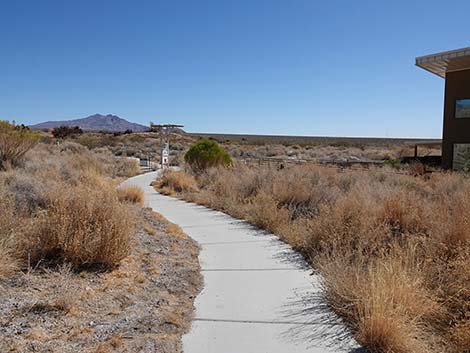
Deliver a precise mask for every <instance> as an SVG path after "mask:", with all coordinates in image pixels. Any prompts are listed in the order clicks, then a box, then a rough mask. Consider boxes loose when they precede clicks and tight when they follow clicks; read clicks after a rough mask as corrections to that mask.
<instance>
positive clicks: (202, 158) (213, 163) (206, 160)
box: [184, 139, 232, 172]
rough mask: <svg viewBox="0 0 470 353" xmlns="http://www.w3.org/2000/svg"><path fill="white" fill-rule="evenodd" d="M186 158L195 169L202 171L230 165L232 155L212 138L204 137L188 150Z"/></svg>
mask: <svg viewBox="0 0 470 353" xmlns="http://www.w3.org/2000/svg"><path fill="white" fill-rule="evenodd" d="M184 160H185V162H186V163H188V164H189V165H190V166H191V168H192V169H193V170H194V171H197V172H201V171H203V170H205V169H207V168H210V167H217V166H225V167H226V166H229V165H230V164H231V163H232V160H231V158H230V155H229V154H228V153H227V152H225V151H224V149H223V148H222V147H220V146H219V144H218V143H217V142H215V141H212V140H206V139H202V140H200V141H198V142H197V143H196V144H194V145H193V146H191V148H190V149H189V150H188V152H186V154H185V156H184Z"/></svg>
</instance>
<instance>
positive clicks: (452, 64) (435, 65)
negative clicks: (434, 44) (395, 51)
mask: <svg viewBox="0 0 470 353" xmlns="http://www.w3.org/2000/svg"><path fill="white" fill-rule="evenodd" d="M416 66H419V67H421V68H422V69H424V70H427V71H429V72H432V73H433V74H435V75H437V76H440V77H442V78H445V77H446V73H447V72H452V71H462V70H470V47H469V48H462V49H456V50H451V51H445V52H442V53H437V54H431V55H426V56H420V57H418V58H416Z"/></svg>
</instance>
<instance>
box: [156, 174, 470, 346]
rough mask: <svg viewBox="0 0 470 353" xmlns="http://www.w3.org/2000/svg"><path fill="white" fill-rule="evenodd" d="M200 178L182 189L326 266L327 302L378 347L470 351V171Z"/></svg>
mask: <svg viewBox="0 0 470 353" xmlns="http://www.w3.org/2000/svg"><path fill="white" fill-rule="evenodd" d="M181 174H182V173H181V172H180V173H179V174H178V177H179V178H183V177H182V176H181ZM187 177H188V178H194V177H192V176H187ZM196 180H197V188H196V187H194V188H193V189H192V190H190V189H186V190H184V189H179V190H174V192H178V193H179V194H180V195H181V196H182V197H184V198H185V199H188V200H192V201H195V202H198V203H200V204H204V205H207V206H210V207H213V208H216V209H220V210H223V211H225V212H227V213H230V214H232V215H234V216H236V217H239V218H244V219H246V220H248V221H249V222H251V223H253V224H255V225H257V226H259V227H261V228H264V229H267V230H269V231H271V232H274V233H276V234H278V235H279V236H280V237H281V238H282V239H284V240H285V241H286V242H289V243H291V244H292V245H293V246H294V247H295V248H297V249H298V250H300V251H301V252H302V253H303V254H304V255H305V257H306V258H307V259H308V260H309V261H310V262H311V263H312V264H313V265H314V266H315V268H317V269H318V270H319V271H320V273H321V274H322V276H323V279H324V282H323V284H324V287H325V291H324V293H325V299H327V302H328V304H329V306H330V307H331V308H332V309H333V311H335V312H336V313H337V314H339V316H340V317H341V318H342V319H343V321H344V322H345V324H346V325H347V326H348V327H349V328H350V329H351V330H352V332H353V333H354V334H355V337H356V339H357V340H358V342H359V343H361V344H363V345H364V346H366V347H368V348H369V349H370V351H372V352H377V353H385V352H387V353H416V352H423V353H424V352H448V353H462V352H469V351H470V340H469V339H468V337H470V218H469V217H468V214H470V180H468V179H467V178H466V177H464V176H462V175H458V174H450V173H435V174H433V175H432V176H431V177H430V178H425V177H422V176H412V175H396V174H391V173H388V172H387V169H377V170H375V171H369V172H360V171H346V172H339V171H335V170H331V169H327V168H321V167H309V166H297V167H292V168H286V169H283V170H279V171H277V170H273V169H268V168H251V169H250V168H247V167H245V166H241V165H237V166H234V167H233V168H231V169H229V170H227V169H212V170H208V171H206V172H205V173H204V174H202V175H200V176H197V177H196ZM159 185H161V184H160V182H157V186H159ZM165 186H166V187H171V184H165ZM194 190H199V191H194Z"/></svg>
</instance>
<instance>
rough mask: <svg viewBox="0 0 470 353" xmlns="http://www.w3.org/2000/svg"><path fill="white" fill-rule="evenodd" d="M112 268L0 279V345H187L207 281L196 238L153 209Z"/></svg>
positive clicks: (133, 348)
mask: <svg viewBox="0 0 470 353" xmlns="http://www.w3.org/2000/svg"><path fill="white" fill-rule="evenodd" d="M138 212H140V213H141V219H142V221H141V222H140V224H141V226H140V229H139V230H138V232H137V233H136V235H135V237H134V238H133V239H132V246H131V249H132V250H131V254H130V255H129V256H128V257H127V258H126V259H124V260H123V261H122V263H121V265H120V267H119V268H118V269H116V270H114V271H111V272H96V271H95V272H91V271H88V272H80V273H75V272H72V271H70V269H69V268H67V267H66V266H64V267H62V268H59V269H54V270H53V269H44V268H37V269H32V270H31V271H29V272H28V273H22V274H20V275H18V276H17V277H15V278H13V279H11V280H9V281H8V282H4V283H0V352H60V353H67V352H98V353H105V352H159V353H160V352H162V353H178V352H181V351H182V346H181V336H182V335H183V334H184V333H185V332H186V331H187V330H188V329H189V327H190V323H191V319H192V317H193V309H194V308H193V301H194V298H195V296H196V295H197V293H198V292H199V290H200V289H201V286H202V277H201V275H200V268H199V263H198V259H197V255H198V252H199V249H198V246H197V244H196V243H195V242H194V241H192V240H191V239H190V238H189V237H187V236H186V235H185V234H184V233H182V231H181V230H180V229H179V228H178V227H177V226H175V225H173V224H171V223H168V222H167V221H166V220H164V219H163V218H162V217H161V216H159V215H157V214H155V213H153V212H151V211H150V210H148V209H146V210H140V211H138Z"/></svg>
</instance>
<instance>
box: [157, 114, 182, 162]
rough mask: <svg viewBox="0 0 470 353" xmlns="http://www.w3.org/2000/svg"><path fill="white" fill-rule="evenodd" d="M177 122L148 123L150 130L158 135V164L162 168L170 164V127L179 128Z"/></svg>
mask: <svg viewBox="0 0 470 353" xmlns="http://www.w3.org/2000/svg"><path fill="white" fill-rule="evenodd" d="M183 126H184V125H178V124H154V123H152V122H151V123H150V131H152V132H158V133H159V135H160V166H161V168H162V169H165V168H167V167H168V166H169V165H170V136H171V129H174V128H181V127H183Z"/></svg>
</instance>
